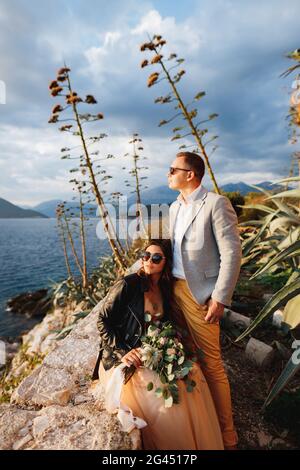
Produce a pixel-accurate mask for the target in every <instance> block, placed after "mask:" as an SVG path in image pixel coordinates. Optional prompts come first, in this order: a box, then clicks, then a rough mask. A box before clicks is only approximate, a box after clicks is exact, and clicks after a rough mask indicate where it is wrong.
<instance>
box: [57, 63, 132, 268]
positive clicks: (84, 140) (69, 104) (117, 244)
mask: <svg viewBox="0 0 300 470" xmlns="http://www.w3.org/2000/svg"><path fill="white" fill-rule="evenodd" d="M49 89H50V93H51V95H52V96H53V97H56V96H60V97H61V96H63V97H64V98H65V102H66V105H65V106H62V105H61V104H58V105H56V106H54V108H53V110H52V116H51V117H50V119H49V121H48V122H49V123H56V122H62V121H67V122H74V123H75V125H76V130H73V126H74V124H66V125H63V126H62V127H61V128H60V130H61V131H62V132H71V133H72V134H73V135H74V136H78V137H79V138H80V142H81V144H80V147H81V149H82V150H83V154H82V155H80V157H75V158H79V159H80V162H81V164H80V168H81V172H82V174H83V175H85V174H86V172H87V173H88V180H87V181H85V182H86V183H89V184H90V187H91V190H92V192H93V194H94V197H95V199H96V203H97V206H98V209H99V212H100V217H101V219H102V222H103V227H104V231H105V233H106V235H107V238H108V241H109V244H110V247H111V249H112V252H113V256H114V259H115V261H116V264H117V266H118V268H119V270H120V271H121V272H123V271H124V270H125V268H126V261H125V250H124V248H123V246H122V244H121V241H120V240H119V238H118V236H117V233H116V230H115V228H114V226H113V223H112V221H111V218H110V215H109V213H108V210H107V208H106V205H105V202H104V198H103V196H104V193H105V191H104V190H100V188H99V184H98V182H97V179H96V177H97V175H98V174H103V173H105V170H104V171H103V170H102V171H98V172H96V171H95V170H94V163H95V160H93V159H92V156H93V155H97V154H98V152H93V153H92V152H90V150H89V147H90V146H91V145H93V144H95V143H98V142H99V141H100V140H101V139H103V138H104V137H106V135H105V134H100V135H96V136H92V137H86V135H85V132H84V130H83V126H84V124H88V123H91V122H95V121H99V120H102V119H103V114H101V113H98V114H90V113H86V114H81V113H80V112H79V108H78V106H79V104H80V103H85V104H88V105H93V104H96V103H97V101H96V100H95V98H94V97H93V96H92V95H86V98H85V100H84V101H83V99H82V98H81V97H79V96H78V94H77V93H76V92H75V91H74V90H73V88H72V85H71V79H70V69H69V68H67V67H66V66H65V67H63V68H61V69H60V70H59V71H58V76H57V78H56V80H53V81H52V82H51V83H50V85H49ZM64 92H65V93H64ZM68 108H71V110H72V112H73V117H69V118H67V119H59V118H60V115H61V113H62V112H63V111H65V110H66V109H68ZM69 150H71V149H68V148H65V149H62V151H69ZM109 157H111V156H108V157H107V158H109ZM62 158H65V159H70V158H72V157H71V156H70V154H69V155H68V154H67V155H64V156H63V157H62ZM109 178H111V176H109V175H105V176H103V177H102V180H101V182H102V183H103V184H105V183H106V182H107V180H108V179H109Z"/></svg>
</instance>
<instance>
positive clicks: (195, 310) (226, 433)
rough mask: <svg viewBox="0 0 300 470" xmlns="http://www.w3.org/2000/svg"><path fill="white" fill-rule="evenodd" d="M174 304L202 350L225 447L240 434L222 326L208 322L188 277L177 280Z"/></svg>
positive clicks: (233, 441)
mask: <svg viewBox="0 0 300 470" xmlns="http://www.w3.org/2000/svg"><path fill="white" fill-rule="evenodd" d="M173 292H174V296H173V299H174V302H175V304H176V305H175V306H176V307H177V308H179V309H180V310H181V312H182V313H183V315H184V317H185V320H186V323H187V326H188V329H189V331H190V334H191V336H192V338H193V341H194V343H195V344H196V346H197V347H198V348H200V349H201V350H202V351H203V361H202V362H201V368H202V371H203V374H204V376H205V378H206V381H207V383H208V386H209V389H210V393H211V395H212V398H213V401H214V404H215V408H216V411H217V415H218V418H219V423H220V428H221V432H222V436H223V442H224V446H225V447H229V446H234V445H236V444H237V441H238V437H237V433H236V431H235V428H234V424H233V418H232V407H231V396H230V386H229V382H228V378H227V375H226V372H225V369H224V365H223V361H222V357H221V348H220V325H219V322H218V323H207V322H206V321H205V320H204V318H205V316H206V314H207V311H208V307H207V305H200V304H198V302H197V301H196V299H195V298H194V297H193V295H192V293H191V291H190V289H189V287H188V284H187V282H186V280H184V279H177V280H174V291H173Z"/></svg>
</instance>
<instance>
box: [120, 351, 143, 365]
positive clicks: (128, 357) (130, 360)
mask: <svg viewBox="0 0 300 470" xmlns="http://www.w3.org/2000/svg"><path fill="white" fill-rule="evenodd" d="M121 362H123V363H124V364H125V365H126V366H127V367H130V366H132V365H133V366H135V367H140V366H141V365H142V361H141V356H140V354H139V351H138V349H131V351H129V352H128V353H127V354H125V356H123V357H122V359H121Z"/></svg>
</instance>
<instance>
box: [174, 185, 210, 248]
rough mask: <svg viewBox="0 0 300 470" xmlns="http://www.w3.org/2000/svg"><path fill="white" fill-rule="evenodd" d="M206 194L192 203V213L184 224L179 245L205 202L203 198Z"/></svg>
mask: <svg viewBox="0 0 300 470" xmlns="http://www.w3.org/2000/svg"><path fill="white" fill-rule="evenodd" d="M206 194H207V193H205V194H204V195H203V196H202V199H198V200H197V201H195V202H194V203H193V207H192V211H191V213H190V214H189V217H188V219H187V221H186V223H185V227H184V231H183V233H182V237H181V240H180V243H181V242H182V240H183V238H184V236H185V234H186V232H187V230H188V228H189V226H190V225H191V223H192V222H193V220H194V219H195V217H196V216H197V215H198V213H199V211H200V209H201V207H202V206H203V204H204V202H205V198H206Z"/></svg>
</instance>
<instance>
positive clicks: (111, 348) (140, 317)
mask: <svg viewBox="0 0 300 470" xmlns="http://www.w3.org/2000/svg"><path fill="white" fill-rule="evenodd" d="M147 290H148V280H147V278H146V277H144V276H139V275H138V274H136V273H134V274H129V275H128V276H125V277H124V278H122V279H120V280H118V281H117V282H116V283H115V284H114V285H113V286H112V287H111V288H110V290H109V292H108V294H107V295H106V297H105V298H104V299H103V300H102V301H101V302H102V304H101V309H100V311H99V318H98V322H97V326H98V329H99V332H100V352H99V356H98V359H97V363H96V366H95V370H94V373H93V379H94V380H95V379H98V377H99V376H98V368H99V364H100V361H102V364H103V367H104V369H105V370H108V369H110V368H111V367H113V366H114V365H117V364H118V363H120V362H121V358H122V357H123V356H124V355H125V354H126V353H127V352H128V351H130V350H131V349H133V348H137V347H138V346H139V345H140V338H141V336H142V335H143V333H144V326H145V320H144V317H145V312H144V292H146V291H147ZM167 312H168V305H167V302H166V300H165V299H164V313H165V317H166V313H167Z"/></svg>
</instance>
